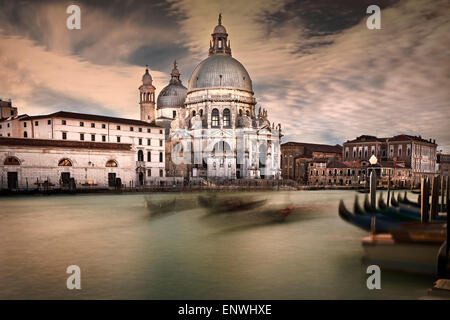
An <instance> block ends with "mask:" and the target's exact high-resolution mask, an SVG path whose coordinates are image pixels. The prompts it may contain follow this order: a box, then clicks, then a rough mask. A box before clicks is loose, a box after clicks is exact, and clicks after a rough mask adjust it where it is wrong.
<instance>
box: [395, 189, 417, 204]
mask: <svg viewBox="0 0 450 320" xmlns="http://www.w3.org/2000/svg"><path fill="white" fill-rule="evenodd" d="M397 201H398V202H399V203H403V204H407V205H410V206H412V207H416V208H420V204H419V203H418V202H414V201H410V200H409V199H408V196H407V193H406V191H405V195H404V196H403V197H401V195H400V193H399V194H398V196H397Z"/></svg>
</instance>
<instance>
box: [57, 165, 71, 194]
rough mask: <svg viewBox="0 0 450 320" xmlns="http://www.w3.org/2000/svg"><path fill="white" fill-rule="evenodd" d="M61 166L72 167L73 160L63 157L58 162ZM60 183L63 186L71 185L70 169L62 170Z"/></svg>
mask: <svg viewBox="0 0 450 320" xmlns="http://www.w3.org/2000/svg"><path fill="white" fill-rule="evenodd" d="M58 166H59V167H71V166H72V161H70V160H69V159H67V158H63V159H61V160H59V162H58ZM60 183H61V184H62V186H63V187H68V186H69V185H70V171H69V172H68V171H64V172H61V178H60Z"/></svg>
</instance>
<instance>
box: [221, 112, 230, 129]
mask: <svg viewBox="0 0 450 320" xmlns="http://www.w3.org/2000/svg"><path fill="white" fill-rule="evenodd" d="M230 125H231V121H230V109H225V110H223V126H224V127H229V126H230Z"/></svg>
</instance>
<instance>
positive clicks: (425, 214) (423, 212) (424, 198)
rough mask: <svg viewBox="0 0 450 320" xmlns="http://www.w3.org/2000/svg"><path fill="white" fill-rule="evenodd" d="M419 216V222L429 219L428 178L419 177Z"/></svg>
mask: <svg viewBox="0 0 450 320" xmlns="http://www.w3.org/2000/svg"><path fill="white" fill-rule="evenodd" d="M420 197H421V199H420V216H421V219H420V221H421V222H428V221H429V210H430V204H429V203H430V189H429V182H428V178H421V179H420Z"/></svg>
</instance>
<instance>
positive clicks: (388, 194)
mask: <svg viewBox="0 0 450 320" xmlns="http://www.w3.org/2000/svg"><path fill="white" fill-rule="evenodd" d="M390 201H391V171H390V170H389V177H388V186H387V206H388V207H389V206H390V203H391V202H390Z"/></svg>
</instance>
